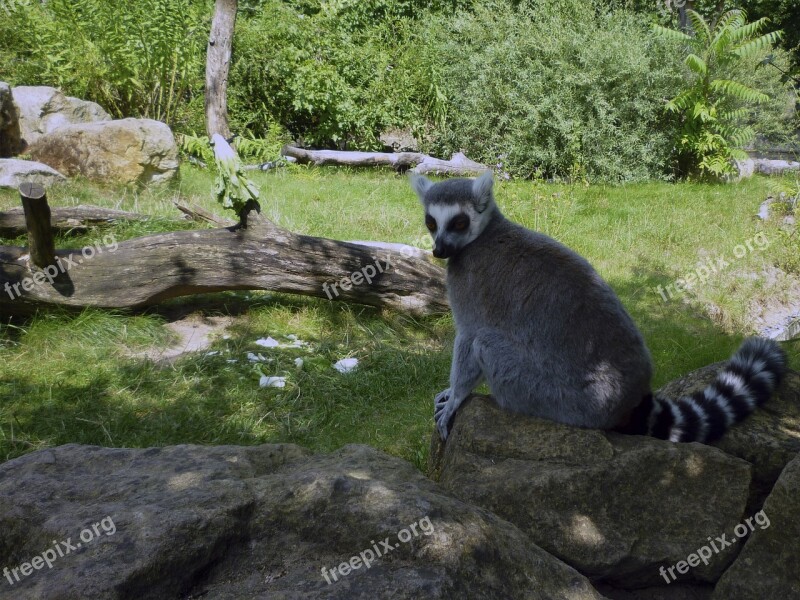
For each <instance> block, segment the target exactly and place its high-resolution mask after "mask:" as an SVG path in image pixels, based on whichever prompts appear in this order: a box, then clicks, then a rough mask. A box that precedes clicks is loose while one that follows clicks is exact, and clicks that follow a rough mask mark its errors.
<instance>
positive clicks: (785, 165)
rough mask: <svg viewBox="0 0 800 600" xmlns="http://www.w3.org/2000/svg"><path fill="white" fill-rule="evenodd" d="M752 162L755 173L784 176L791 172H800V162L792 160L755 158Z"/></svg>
mask: <svg viewBox="0 0 800 600" xmlns="http://www.w3.org/2000/svg"><path fill="white" fill-rule="evenodd" d="M752 160H753V167H754V169H755V172H756V173H761V174H763V175H783V174H784V173H788V172H790V171H797V170H800V162H795V161H791V160H772V159H769V158H755V159H752Z"/></svg>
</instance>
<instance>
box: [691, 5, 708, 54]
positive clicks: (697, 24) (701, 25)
mask: <svg viewBox="0 0 800 600" xmlns="http://www.w3.org/2000/svg"><path fill="white" fill-rule="evenodd" d="M686 12H687V14H688V15H689V20H690V21H691V22H692V29H694V32H695V34H696V35H697V39H698V40H700V42H701V43H702V44H703V46H706V45H708V44H709V43H710V42H711V29H710V28H709V27H708V23H706V20H705V19H704V18H703V16H702V15H701V14H700V13H698V12H697V11H694V10H691V9H689V10H687V11H686Z"/></svg>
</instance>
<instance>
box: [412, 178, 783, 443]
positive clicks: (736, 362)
mask: <svg viewBox="0 0 800 600" xmlns="http://www.w3.org/2000/svg"><path fill="white" fill-rule="evenodd" d="M411 182H412V186H413V188H414V190H415V191H416V192H417V195H418V196H419V197H420V200H421V202H422V205H423V206H424V208H425V224H426V226H427V228H428V230H429V231H430V232H431V235H432V236H433V239H434V250H433V254H434V256H436V257H439V258H447V259H449V260H448V264H447V290H448V297H449V299H450V306H451V307H452V310H453V317H454V319H455V324H456V340H455V347H454V349H453V363H452V367H451V370H450V387H449V388H448V389H446V390H444V391H443V392H441V393H440V394H438V395H437V396H436V399H435V400H434V419H435V421H436V426H437V429H438V431H439V434H440V436H441V437H442V439H446V438H447V434H448V432H449V429H450V426H451V421H452V419H453V417H454V415H455V413H456V411H457V410H458V407H459V406H460V405H461V403H462V402H463V401H464V400H465V399H466V398H467V397H468V396H469V394H470V393H471V392H472V390H473V389H474V388H475V386H476V385H477V384H478V383H479V382H480V381H481V380H482V379H485V380H486V381H487V383H488V384H489V388H490V390H491V392H492V395H493V396H494V397H495V399H496V400H497V402H498V404H499V405H500V406H501V407H502V408H504V409H507V410H510V411H513V412H519V413H524V414H528V415H534V416H537V417H543V418H546V419H551V420H553V421H558V422H561V423H566V424H570V425H576V426H580V427H595V428H601V429H617V430H619V431H624V432H626V433H638V434H647V435H652V436H655V437H658V438H662V439H667V440H672V441H675V442H691V441H699V442H711V441H714V440H716V439H718V438H719V437H720V436H722V434H723V433H725V431H726V430H727V429H728V428H729V427H730V426H731V425H733V424H734V423H737V422H739V421H741V420H742V419H743V418H744V417H746V416H747V415H749V414H750V413H751V412H753V410H755V408H756V407H758V406H761V405H762V404H763V403H764V402H765V401H766V400H767V399H768V398H769V397H770V395H771V394H772V392H773V391H774V390H775V388H776V387H777V386H778V384H779V383H780V380H781V378H782V377H783V375H784V373H785V372H786V368H787V367H786V355H785V353H784V352H783V350H782V349H781V348H780V347H779V346H778V345H777V344H776V343H775V342H772V341H770V340H766V339H760V338H751V339H748V340H746V341H745V342H744V344H742V346H741V347H740V348H739V350H737V351H736V353H735V354H734V355H733V357H732V358H731V359H730V361H729V362H728V363H727V364H726V365H725V367H724V368H723V369H722V371H720V373H719V374H718V375H717V377H716V379H715V381H714V382H713V383H712V384H711V385H709V386H708V387H707V388H706V389H705V390H703V391H702V392H699V393H697V394H694V395H693V396H691V397H685V398H679V399H675V400H672V399H666V398H661V397H657V396H656V397H654V396H653V395H652V393H651V388H650V378H651V375H652V366H651V359H650V354H649V352H648V351H647V347H646V346H645V343H644V339H643V338H642V335H641V334H640V333H639V330H638V329H637V328H636V325H635V324H634V322H633V320H632V319H631V317H630V315H628V313H627V311H626V310H625V308H624V307H623V306H622V303H621V302H620V300H619V298H618V297H617V295H616V294H615V293H614V291H613V290H612V289H611V287H610V286H609V285H608V284H607V283H606V282H605V281H603V279H602V278H601V277H600V276H599V275H598V274H597V272H596V271H595V270H594V268H592V266H591V265H590V264H589V262H588V261H586V260H585V259H584V258H583V257H581V256H580V255H578V254H577V253H576V252H574V251H572V250H570V249H569V248H567V247H566V246H564V245H562V244H560V243H559V242H557V241H555V240H553V239H552V238H550V237H548V236H546V235H543V234H541V233H536V232H533V231H530V230H528V229H525V228H524V227H522V226H520V225H517V224H515V223H512V222H511V221H509V220H507V219H506V218H505V217H504V216H503V215H502V214H501V213H500V210H499V209H498V208H497V206H496V204H495V202H494V195H493V192H492V186H493V179H492V174H491V172H487V173H485V174H484V175H482V176H481V177H479V178H477V179H475V180H472V179H451V180H449V181H445V182H442V183H437V184H434V183H432V182H431V181H429V180H428V179H426V178H425V177H422V176H416V175H412V179H411Z"/></svg>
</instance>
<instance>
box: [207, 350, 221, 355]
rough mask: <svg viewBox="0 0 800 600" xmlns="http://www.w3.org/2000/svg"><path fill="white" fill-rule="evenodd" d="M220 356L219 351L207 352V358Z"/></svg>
mask: <svg viewBox="0 0 800 600" xmlns="http://www.w3.org/2000/svg"><path fill="white" fill-rule="evenodd" d="M218 354H219V351H217V350H214V351H213V352H206V356H217V355H218Z"/></svg>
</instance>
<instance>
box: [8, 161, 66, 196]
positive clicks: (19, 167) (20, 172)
mask: <svg viewBox="0 0 800 600" xmlns="http://www.w3.org/2000/svg"><path fill="white" fill-rule="evenodd" d="M66 180H67V178H66V177H64V176H63V175H62V174H61V173H59V172H58V171H56V170H55V169H52V168H50V167H48V166H47V165H44V164H42V163H39V162H34V161H31V160H17V159H14V158H0V188H4V187H7V188H13V189H18V188H19V186H20V185H22V184H23V183H25V182H26V181H28V182H31V183H39V184H41V185H43V186H45V187H49V186H51V185H53V184H56V183H62V182H64V181H66Z"/></svg>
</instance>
